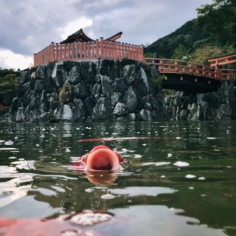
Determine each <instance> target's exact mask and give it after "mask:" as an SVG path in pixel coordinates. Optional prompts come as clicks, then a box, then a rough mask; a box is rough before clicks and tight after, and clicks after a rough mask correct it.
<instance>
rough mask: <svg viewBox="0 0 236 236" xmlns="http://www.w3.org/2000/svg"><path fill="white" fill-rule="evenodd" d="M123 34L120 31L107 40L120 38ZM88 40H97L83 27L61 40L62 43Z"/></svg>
mask: <svg viewBox="0 0 236 236" xmlns="http://www.w3.org/2000/svg"><path fill="white" fill-rule="evenodd" d="M121 35H122V32H119V33H117V34H115V35H113V36H111V37H109V38H107V39H105V41H113V42H114V41H115V40H116V39H118V38H120V37H121ZM88 41H95V40H94V39H91V38H89V37H88V36H87V35H86V34H85V33H84V32H83V30H82V29H80V30H78V31H76V32H75V33H73V34H71V35H69V36H68V37H67V39H65V40H63V41H61V42H60V44H64V43H73V42H88Z"/></svg>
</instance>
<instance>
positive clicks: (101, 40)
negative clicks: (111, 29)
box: [100, 37, 104, 58]
mask: <svg viewBox="0 0 236 236" xmlns="http://www.w3.org/2000/svg"><path fill="white" fill-rule="evenodd" d="M100 48H101V58H103V57H104V54H103V50H104V49H103V37H100Z"/></svg>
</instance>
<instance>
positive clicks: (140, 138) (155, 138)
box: [78, 137, 180, 142]
mask: <svg viewBox="0 0 236 236" xmlns="http://www.w3.org/2000/svg"><path fill="white" fill-rule="evenodd" d="M178 139H180V137H176V138H160V137H121V138H113V137H109V138H88V139H82V140H79V141H78V142H114V141H123V140H178Z"/></svg>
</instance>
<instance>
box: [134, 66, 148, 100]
mask: <svg viewBox="0 0 236 236" xmlns="http://www.w3.org/2000/svg"><path fill="white" fill-rule="evenodd" d="M133 89H134V92H135V93H136V94H137V95H139V96H141V97H144V96H146V95H148V94H149V85H148V80H147V76H146V73H145V71H144V70H143V68H142V67H140V69H139V72H138V74H137V76H136V79H135V81H134V84H133Z"/></svg>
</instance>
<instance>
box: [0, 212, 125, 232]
mask: <svg viewBox="0 0 236 236" xmlns="http://www.w3.org/2000/svg"><path fill="white" fill-rule="evenodd" d="M113 218H114V214H112V213H109V212H95V211H83V212H82V213H78V214H70V215H66V216H64V217H58V218H52V219H7V218H0V235H3V236H21V235H24V236H32V235H35V236H36V235H41V236H53V235H55V236H56V235H57V236H58V235H61V236H63V235H65V236H66V235H81V236H86V235H92V236H102V235H104V234H103V233H102V230H101V229H102V227H105V228H106V230H108V231H109V230H111V228H112V227H114V224H115V223H116V224H117V223H118V220H116V219H113ZM109 221H110V222H109ZM121 223H122V222H121ZM93 226H95V227H96V229H94V230H93Z"/></svg>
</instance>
